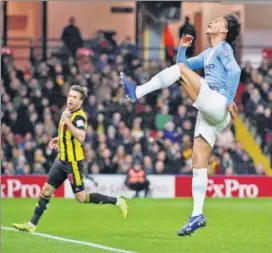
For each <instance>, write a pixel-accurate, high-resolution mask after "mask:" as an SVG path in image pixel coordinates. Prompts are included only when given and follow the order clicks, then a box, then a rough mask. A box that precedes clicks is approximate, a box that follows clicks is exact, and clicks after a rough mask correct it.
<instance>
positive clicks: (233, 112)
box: [228, 102, 238, 121]
mask: <svg viewBox="0 0 272 253" xmlns="http://www.w3.org/2000/svg"><path fill="white" fill-rule="evenodd" d="M228 110H229V112H230V115H231V119H232V120H233V121H234V120H235V119H236V117H237V114H238V109H237V106H236V104H235V103H234V102H233V103H232V104H230V105H228Z"/></svg>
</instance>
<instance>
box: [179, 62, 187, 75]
mask: <svg viewBox="0 0 272 253" xmlns="http://www.w3.org/2000/svg"><path fill="white" fill-rule="evenodd" d="M178 66H179V70H180V72H181V73H183V72H184V71H185V70H187V69H188V67H187V66H186V65H185V64H184V63H179V64H178Z"/></svg>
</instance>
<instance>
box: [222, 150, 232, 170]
mask: <svg viewBox="0 0 272 253" xmlns="http://www.w3.org/2000/svg"><path fill="white" fill-rule="evenodd" d="M227 168H234V163H233V160H232V158H231V156H230V153H229V152H224V154H223V158H222V160H221V173H222V174H225V173H226V171H227Z"/></svg>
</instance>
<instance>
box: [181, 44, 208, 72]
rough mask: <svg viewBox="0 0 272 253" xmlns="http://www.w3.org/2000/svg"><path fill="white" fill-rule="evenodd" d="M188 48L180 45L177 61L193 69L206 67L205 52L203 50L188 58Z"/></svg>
mask: <svg viewBox="0 0 272 253" xmlns="http://www.w3.org/2000/svg"><path fill="white" fill-rule="evenodd" d="M185 54H186V48H184V47H181V46H179V49H178V54H177V63H184V64H185V65H186V66H188V68H190V69H192V70H198V69H202V68H203V67H204V54H203V52H202V53H201V54H199V55H197V56H194V57H191V58H189V59H186V56H185Z"/></svg>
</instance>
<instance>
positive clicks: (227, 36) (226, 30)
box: [206, 14, 241, 45]
mask: <svg viewBox="0 0 272 253" xmlns="http://www.w3.org/2000/svg"><path fill="white" fill-rule="evenodd" d="M240 28H241V25H240V21H239V18H238V17H237V16H236V15H234V14H227V15H225V16H221V17H219V18H217V19H215V20H213V21H212V22H210V23H209V24H208V27H207V30H206V33H207V34H208V35H210V36H221V38H222V40H225V41H227V42H228V43H229V44H230V45H233V44H234V43H235V41H236V39H237V37H238V36H239V34H240Z"/></svg>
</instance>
